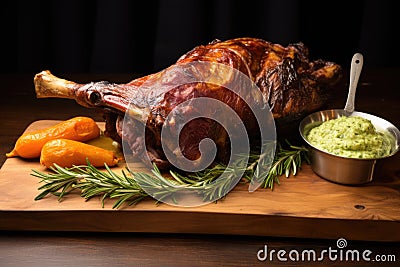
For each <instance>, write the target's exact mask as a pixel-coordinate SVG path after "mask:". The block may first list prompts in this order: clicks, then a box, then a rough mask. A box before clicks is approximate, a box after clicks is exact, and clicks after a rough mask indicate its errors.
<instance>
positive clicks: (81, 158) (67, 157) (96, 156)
mask: <svg viewBox="0 0 400 267" xmlns="http://www.w3.org/2000/svg"><path fill="white" fill-rule="evenodd" d="M86 160H89V162H90V163H91V164H92V165H93V166H95V167H102V166H104V164H107V165H108V166H114V165H116V164H117V163H118V159H117V157H116V155H115V153H114V152H113V151H111V150H106V149H103V148H100V147H97V146H93V145H89V144H85V143H82V142H78V141H73V140H68V139H55V140H51V141H48V142H47V143H46V144H45V145H44V146H43V148H42V152H41V154H40V163H41V164H42V165H44V166H46V167H47V168H49V167H50V166H52V165H53V164H54V163H56V164H57V165H59V166H61V167H64V168H65V167H72V166H73V165H86V164H87V161H86Z"/></svg>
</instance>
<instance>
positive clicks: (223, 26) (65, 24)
mask: <svg viewBox="0 0 400 267" xmlns="http://www.w3.org/2000/svg"><path fill="white" fill-rule="evenodd" d="M397 6H398V5H396V1H389V0H379V1H376V0H371V1H360V0H357V1H354V0H352V1H304V0H303V1H296V0H293V1H290V0H281V1H256V0H245V1H239V0H235V1H229V0H190V1H187V0H169V1H168V0H159V1H155V0H154V1H153V0H147V1H128V0H118V1H107V0H98V1H96V0H84V1H83V0H68V1H8V0H7V1H2V7H1V11H0V12H1V14H0V15H1V16H0V19H1V34H2V38H1V40H2V41H1V42H2V48H1V51H2V52H1V58H2V62H1V70H0V73H36V72H40V71H41V70H43V69H49V70H51V71H52V72H53V73H54V74H59V73H136V74H137V73H140V74H148V73H152V72H155V71H158V70H161V69H163V68H165V67H167V66H169V65H171V64H173V63H174V62H175V61H176V60H177V59H178V58H179V56H180V55H182V54H184V53H186V52H187V51H189V50H191V49H192V48H194V47H195V46H197V45H200V44H206V43H208V42H210V41H212V40H213V39H216V38H217V39H221V40H226V39H230V38H235V37H258V38H262V39H265V40H268V41H271V42H276V43H280V44H282V45H288V44H290V43H295V42H299V41H301V42H303V43H304V44H305V45H306V46H308V47H309V49H310V57H311V58H312V59H317V58H322V59H325V60H330V61H334V62H337V63H339V64H342V65H344V66H345V67H346V66H348V65H349V64H350V60H351V57H352V55H353V54H354V53H355V52H361V53H363V55H364V66H367V67H368V66H369V67H398V66H399V52H398V48H397V46H398V45H397V43H396V42H395V41H394V40H395V39H398V36H397V35H398V33H399V19H398V15H397Z"/></svg>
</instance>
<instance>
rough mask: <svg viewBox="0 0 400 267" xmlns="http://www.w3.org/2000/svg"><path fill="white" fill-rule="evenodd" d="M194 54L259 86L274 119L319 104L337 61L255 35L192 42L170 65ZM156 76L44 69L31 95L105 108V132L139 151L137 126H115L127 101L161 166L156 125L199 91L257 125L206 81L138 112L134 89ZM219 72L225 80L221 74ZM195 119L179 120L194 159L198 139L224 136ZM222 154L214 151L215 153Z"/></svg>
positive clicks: (222, 141)
mask: <svg viewBox="0 0 400 267" xmlns="http://www.w3.org/2000/svg"><path fill="white" fill-rule="evenodd" d="M196 61H208V62H215V63H222V64H224V65H228V66H230V67H232V68H235V69H237V70H240V71H241V72H243V73H244V74H245V75H247V76H248V77H249V78H250V79H251V80H252V81H253V82H254V83H255V84H256V85H257V86H258V87H259V88H260V90H261V91H262V94H263V95H264V99H265V100H266V101H267V102H268V104H269V106H270V108H271V110H272V113H273V116H274V118H275V119H277V120H281V119H283V120H286V119H289V120H290V119H295V118H299V117H301V116H303V115H305V114H308V113H310V112H312V111H315V110H317V109H319V108H321V107H322V105H323V104H324V103H325V102H326V100H327V96H328V93H329V90H330V88H332V86H333V85H334V84H335V83H336V82H337V81H338V80H339V79H340V78H341V67H340V66H339V65H337V64H335V63H333V62H327V61H324V60H316V61H310V59H309V54H308V50H307V48H306V47H305V46H304V45H303V44H302V43H298V44H293V45H289V46H287V47H283V46H281V45H279V44H273V43H270V42H267V41H265V40H261V39H255V38H238V39H232V40H228V41H224V42H222V41H213V42H211V43H209V44H207V45H201V46H198V47H195V48H194V49H193V50H191V51H189V52H188V53H186V54H185V55H183V56H182V57H181V58H179V59H178V61H177V62H176V64H175V65H173V66H171V68H169V69H172V70H173V67H174V66H176V65H182V64H186V63H190V62H196ZM158 75H160V73H155V74H151V75H148V76H145V77H142V78H139V79H135V80H132V81H131V82H129V83H127V84H112V83H108V82H97V83H89V84H85V85H83V84H75V83H73V82H71V81H66V80H62V79H59V78H57V77H55V76H53V75H51V74H50V72H46V71H45V72H42V73H39V74H37V75H36V77H35V85H36V91H37V96H38V97H64V98H73V99H75V100H76V101H77V102H78V103H79V104H81V105H84V106H87V107H97V108H102V109H103V110H106V112H105V113H106V115H105V118H106V128H107V134H108V135H109V136H111V137H112V138H114V139H115V140H118V141H121V136H122V135H125V138H126V139H125V140H129V144H130V147H131V148H132V151H133V153H134V154H137V155H140V154H144V153H145V151H144V149H145V148H143V147H139V146H138V143H137V140H138V139H140V138H143V137H140V136H137V135H139V134H140V133H138V132H135V130H134V129H135V127H134V124H135V123H134V122H133V121H132V123H133V125H132V127H131V129H133V130H131V131H130V132H129V133H123V132H122V127H121V118H122V117H121V115H123V114H124V113H125V111H126V110H127V108H128V106H129V104H130V103H133V104H134V106H135V107H136V109H135V111H134V115H133V116H134V118H135V120H137V121H140V123H146V129H148V131H146V133H147V132H148V134H146V146H147V153H148V154H149V156H150V158H151V159H152V161H153V162H155V163H157V164H158V165H159V166H160V167H163V166H164V167H165V166H168V162H166V160H165V156H164V153H163V152H162V150H161V140H160V130H161V127H162V124H163V122H164V120H165V118H166V116H167V115H168V114H169V113H170V111H171V110H173V109H174V108H175V107H176V106H177V105H178V104H180V103H182V102H183V101H186V100H188V99H191V98H196V97H198V96H203V97H210V98H215V99H218V100H220V101H222V102H224V103H226V104H227V105H229V106H230V107H231V108H232V109H234V110H235V112H236V113H237V114H238V115H239V116H240V117H241V118H242V120H243V121H245V124H246V128H247V129H248V130H250V131H249V132H254V129H256V127H257V122H256V121H255V119H254V116H253V115H252V114H251V112H250V111H249V109H248V108H247V106H246V105H245V104H244V102H243V101H242V100H241V99H240V98H239V97H238V96H235V95H234V94H233V93H232V92H230V91H229V90H227V89H226V88H224V86H217V87H216V86H215V85H211V84H205V83H196V84H185V85H181V86H178V87H176V88H175V89H173V90H170V91H168V92H165V93H163V94H162V95H160V96H159V97H157V98H154V99H151V100H150V101H151V104H150V111H151V112H150V115H149V116H148V117H146V118H143V116H142V114H143V112H142V110H143V109H145V108H148V107H149V103H148V101H149V97H148V96H149V94H150V93H154V92H148V91H146V90H143V88H141V89H140V90H138V88H140V87H141V85H143V83H145V82H148V81H150V83H151V82H152V81H153V80H157V79H156V78H157V76H158ZM223 78H225V79H227V80H228V77H223ZM227 82H228V81H227ZM196 121H197V122H193V123H192V124H189V125H188V127H186V132H187V134H186V135H185V134H181V136H180V138H181V139H180V148H181V149H182V151H183V154H184V155H185V156H186V157H188V158H190V159H196V158H198V157H199V151H198V142H199V141H200V140H202V139H203V138H206V137H209V138H212V139H214V140H215V142H216V143H217V146H218V147H219V148H223V149H222V150H224V149H225V148H226V147H228V144H229V141H228V140H227V139H228V137H227V136H226V135H225V134H224V131H223V129H221V127H219V126H218V125H216V124H215V122H213V121H211V120H207V119H203V120H201V119H198V120H196ZM200 126H201V127H200ZM199 129H201V130H199ZM170 149H174V148H170ZM225 156H226V155H220V157H221V158H224V157H225Z"/></svg>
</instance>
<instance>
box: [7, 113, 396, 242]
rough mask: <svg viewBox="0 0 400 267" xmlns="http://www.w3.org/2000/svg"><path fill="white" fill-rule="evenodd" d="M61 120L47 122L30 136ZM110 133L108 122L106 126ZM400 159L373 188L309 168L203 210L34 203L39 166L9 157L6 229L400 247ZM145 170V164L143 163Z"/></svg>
mask: <svg viewBox="0 0 400 267" xmlns="http://www.w3.org/2000/svg"><path fill="white" fill-rule="evenodd" d="M57 122H58V121H48V120H41V121H36V122H34V123H33V124H31V125H30V126H29V127H28V128H27V130H26V131H31V130H36V129H41V128H45V127H48V126H50V125H53V124H55V123H57ZM100 126H101V127H103V126H104V125H103V124H100ZM399 159H400V158H399V156H398V155H396V156H395V157H392V158H390V159H386V160H384V161H382V162H379V163H378V166H377V171H376V175H375V177H374V181H373V182H372V183H369V184H366V185H363V186H344V185H338V184H334V183H331V182H328V181H326V180H324V179H321V178H319V177H318V176H316V175H315V174H314V173H313V171H312V170H311V169H310V167H309V166H308V165H303V167H302V169H301V171H300V172H299V173H298V174H297V175H296V176H290V177H289V178H285V177H281V179H280V181H281V185H279V186H276V187H275V188H274V190H273V191H271V190H269V189H258V190H257V191H256V192H253V193H249V192H248V188H247V185H238V186H236V187H235V188H234V190H232V191H231V192H229V194H228V195H227V196H226V198H224V199H222V200H220V201H218V202H217V203H212V204H208V205H205V206H201V207H192V208H182V207H174V206H170V205H167V204H160V205H156V204H155V201H154V200H152V199H148V200H145V201H143V202H141V203H139V204H138V205H136V206H130V207H128V206H127V207H123V208H121V209H118V210H115V209H112V204H113V201H111V200H109V201H107V202H106V205H105V207H104V208H102V207H101V203H100V199H99V198H93V199H91V200H89V201H85V200H84V199H83V198H81V197H80V196H79V194H78V193H76V194H71V195H69V196H67V197H65V199H64V200H63V201H61V202H58V201H57V198H56V197H54V196H47V197H46V198H44V199H42V200H39V201H35V200H34V198H35V196H37V195H38V194H39V191H38V190H37V188H38V187H39V186H40V185H41V184H40V183H39V179H38V178H35V177H33V176H31V175H30V174H31V170H32V169H38V170H44V169H43V167H41V166H40V164H39V163H38V160H23V159H20V158H10V159H7V160H6V162H5V163H4V165H3V166H2V168H1V170H0V230H28V231H31V230H35V231H36V230H37V231H100V232H153V233H154V232H159V233H200V234H233V235H260V236H279V237H301V238H326V239H337V238H340V237H343V238H346V239H349V240H350V239H352V240H373V241H400V167H399V162H400V161H399ZM138 168H140V164H138Z"/></svg>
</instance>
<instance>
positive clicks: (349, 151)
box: [306, 116, 394, 159]
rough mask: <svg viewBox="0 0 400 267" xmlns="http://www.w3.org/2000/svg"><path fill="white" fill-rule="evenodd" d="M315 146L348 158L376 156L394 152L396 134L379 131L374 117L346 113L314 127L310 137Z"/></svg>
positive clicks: (370, 157) (310, 141) (309, 134)
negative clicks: (347, 114)
mask: <svg viewBox="0 0 400 267" xmlns="http://www.w3.org/2000/svg"><path fill="white" fill-rule="evenodd" d="M306 138H307V140H308V142H309V143H310V144H311V145H313V146H314V147H316V148H318V149H320V150H322V151H325V152H328V153H331V154H334V155H337V156H341V157H347V158H362V159H373V158H382V157H385V156H388V155H390V153H391V151H392V147H393V142H394V137H393V136H392V135H391V134H390V133H388V132H386V131H385V132H384V131H378V130H376V128H375V127H374V125H373V124H372V123H371V121H370V120H368V119H365V118H361V117H358V116H353V117H346V116H342V117H339V118H337V119H332V120H328V121H325V122H323V123H322V124H320V125H319V126H317V127H314V128H312V129H311V130H310V131H309V133H308V134H307V136H306Z"/></svg>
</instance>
